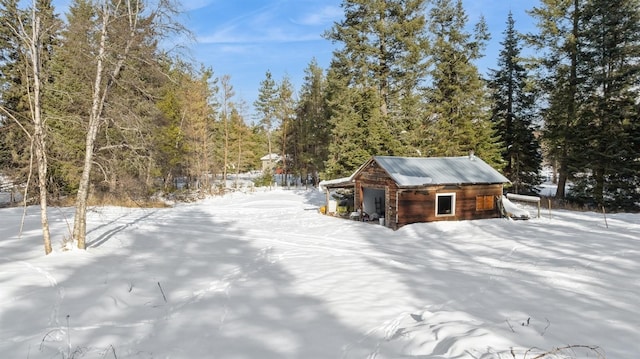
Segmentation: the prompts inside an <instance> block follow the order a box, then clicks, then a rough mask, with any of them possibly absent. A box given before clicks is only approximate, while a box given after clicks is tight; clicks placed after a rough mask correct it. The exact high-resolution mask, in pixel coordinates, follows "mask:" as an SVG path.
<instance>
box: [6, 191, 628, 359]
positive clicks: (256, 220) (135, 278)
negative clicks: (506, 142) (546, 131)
mask: <svg viewBox="0 0 640 359" xmlns="http://www.w3.org/2000/svg"><path fill="white" fill-rule="evenodd" d="M323 200H324V196H323V195H322V194H321V193H318V192H315V191H307V192H304V191H286V190H274V191H270V192H268V191H267V192H255V193H250V194H243V193H234V194H230V195H227V196H225V197H218V198H211V199H207V200H204V201H201V202H198V203H192V204H182V205H177V206H176V207H174V208H166V209H128V208H116V207H107V208H94V209H92V210H91V211H90V213H89V217H88V226H87V228H88V243H89V247H90V248H89V249H88V250H86V251H79V250H72V251H62V250H61V241H62V239H63V237H64V236H66V235H67V233H68V226H69V225H70V224H71V222H72V216H73V211H72V209H70V208H62V209H53V208H52V209H51V210H50V212H49V214H50V217H51V227H52V234H53V238H54V241H55V252H54V253H53V254H52V255H50V256H44V255H43V249H42V243H41V231H40V229H39V213H38V210H37V208H35V207H31V208H29V209H28V216H27V217H26V223H25V228H24V231H23V233H22V237H21V238H18V232H19V222H20V216H21V213H22V209H20V208H4V209H0V353H1V354H0V357H1V358H29V359H35V358H76V359H79V358H117V359H124V358H141V359H142V358H145V359H149V358H190V359H192V358H224V359H226V358H229V359H231V358H233V359H238V358H274V359H275V358H370V359H373V358H378V359H380V358H469V359H472V358H475V359H479V358H482V359H489V358H509V359H513V358H517V359H524V358H529V359H530V358H533V357H535V356H536V355H541V354H542V353H544V352H547V351H551V350H553V349H554V348H559V347H565V346H572V345H575V346H592V347H594V348H595V347H597V348H598V349H597V351H598V352H599V353H601V354H603V355H604V357H606V358H608V359H630V358H637V357H638V353H640V325H639V323H640V215H638V214H611V215H607V222H606V224H605V220H604V218H603V215H602V214H601V213H578V212H569V211H552V212H551V213H549V212H548V211H547V210H544V211H543V215H542V218H535V215H536V214H537V213H534V211H533V209H531V214H532V217H533V218H532V219H530V220H528V221H509V220H504V219H493V220H476V221H463V222H439V223H430V224H414V225H409V226H406V227H403V228H401V229H400V230H398V231H392V230H391V229H388V228H384V227H382V226H379V225H375V224H369V223H362V222H355V221H349V220H343V219H338V218H332V217H327V216H322V215H320V214H319V213H318V210H317V209H318V207H319V206H321V205H322V202H323ZM607 225H608V228H607ZM568 357H572V358H587V357H588V358H596V357H597V352H596V351H594V350H590V349H588V348H581V347H572V348H571V349H567V350H563V351H558V352H557V353H556V354H554V355H547V356H545V357H544V358H545V359H548V358H568Z"/></svg>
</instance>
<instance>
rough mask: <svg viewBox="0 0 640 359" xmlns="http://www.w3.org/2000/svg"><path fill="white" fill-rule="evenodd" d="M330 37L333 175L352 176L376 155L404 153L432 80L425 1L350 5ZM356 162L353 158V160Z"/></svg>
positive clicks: (349, 0) (353, 1)
mask: <svg viewBox="0 0 640 359" xmlns="http://www.w3.org/2000/svg"><path fill="white" fill-rule="evenodd" d="M342 7H343V9H344V13H345V18H344V20H343V21H341V22H339V23H336V24H335V25H334V27H333V28H332V29H331V30H330V31H328V32H327V33H326V34H325V36H326V38H328V39H330V40H332V41H334V42H338V43H341V44H342V45H343V46H342V47H341V48H340V49H338V50H336V51H334V54H333V60H332V63H331V66H330V67H331V68H330V70H329V72H328V75H327V77H328V84H329V86H328V89H329V100H328V106H329V109H330V112H329V114H330V116H331V128H332V136H331V142H330V143H331V145H330V146H329V157H328V159H327V162H326V170H327V174H328V175H330V176H334V175H336V174H343V175H344V174H350V172H352V171H354V170H355V169H357V168H358V166H359V164H361V163H362V162H363V160H366V159H368V158H369V157H370V156H372V155H394V154H404V153H406V152H407V150H406V149H405V148H404V147H403V145H406V142H405V141H404V139H405V138H406V137H409V136H405V135H403V134H404V133H406V132H407V131H413V129H414V128H415V127H416V126H413V125H412V124H413V123H414V122H415V118H416V116H417V115H418V114H419V110H418V109H419V104H420V100H419V95H420V93H419V87H420V85H421V84H422V82H423V81H424V80H425V77H426V76H427V51H428V41H427V35H426V27H425V24H426V19H425V12H424V11H425V7H426V1H425V0H408V1H407V0H392V1H388V0H375V1H361V0H345V1H343V3H342ZM349 156H351V157H350V158H349Z"/></svg>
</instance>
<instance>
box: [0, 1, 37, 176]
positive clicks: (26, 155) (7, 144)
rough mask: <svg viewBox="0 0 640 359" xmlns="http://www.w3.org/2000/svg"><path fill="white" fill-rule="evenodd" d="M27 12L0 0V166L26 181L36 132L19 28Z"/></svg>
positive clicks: (23, 25) (25, 26) (24, 22)
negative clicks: (31, 145)
mask: <svg viewBox="0 0 640 359" xmlns="http://www.w3.org/2000/svg"><path fill="white" fill-rule="evenodd" d="M29 18H30V15H28V13H27V12H25V10H23V9H20V8H19V7H18V1H17V0H0V23H2V26H0V168H2V170H3V172H4V174H5V175H8V176H10V177H12V178H13V179H14V180H15V181H16V182H19V183H26V182H27V177H28V174H29V170H30V165H29V163H30V140H29V138H28V134H29V133H31V132H33V131H32V127H31V120H30V118H31V116H30V111H29V103H28V90H29V87H28V86H29V85H28V84H29V80H28V77H27V74H26V72H25V69H26V68H28V64H27V63H26V57H25V48H24V45H23V43H22V41H21V40H20V37H19V33H20V29H23V28H27V27H28V26H29V25H28V20H29Z"/></svg>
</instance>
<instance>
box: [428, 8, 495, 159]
mask: <svg viewBox="0 0 640 359" xmlns="http://www.w3.org/2000/svg"><path fill="white" fill-rule="evenodd" d="M429 15H430V19H431V22H430V25H429V30H430V32H431V35H432V37H433V39H432V44H433V45H432V55H433V67H432V70H431V77H432V80H433V82H432V85H431V87H430V88H428V90H427V93H426V97H427V100H428V104H427V108H428V110H429V113H430V115H429V116H428V117H426V118H425V119H424V123H423V127H422V128H423V135H422V138H423V142H422V145H421V151H422V152H423V153H425V154H427V155H428V156H461V155H466V154H468V153H469V151H474V152H475V154H477V155H479V156H481V157H482V158H483V159H484V160H485V161H487V162H488V163H490V164H491V165H493V166H495V167H497V168H500V167H502V158H501V155H500V150H501V149H500V144H499V142H498V138H497V135H496V133H495V130H494V128H493V125H492V123H491V121H490V120H489V116H490V114H489V111H488V109H489V102H488V99H487V96H486V92H487V91H486V88H485V83H484V80H483V79H482V77H481V76H480V74H479V72H478V68H477V67H476V66H475V65H474V63H473V61H475V60H477V59H479V58H480V57H482V51H483V49H484V46H485V44H486V41H488V39H489V35H488V33H487V29H486V24H485V22H484V20H483V19H481V21H480V22H478V23H477V24H476V26H475V29H474V32H473V33H469V32H467V31H466V30H465V29H466V27H467V22H468V17H467V15H466V13H465V11H464V8H463V7H462V1H460V0H456V1H452V0H438V1H435V2H434V3H433V7H432V8H431V10H430V12H429Z"/></svg>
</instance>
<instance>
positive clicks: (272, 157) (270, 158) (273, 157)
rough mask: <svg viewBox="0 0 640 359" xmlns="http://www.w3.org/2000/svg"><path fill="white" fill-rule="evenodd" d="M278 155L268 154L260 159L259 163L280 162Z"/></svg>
mask: <svg viewBox="0 0 640 359" xmlns="http://www.w3.org/2000/svg"><path fill="white" fill-rule="evenodd" d="M280 158H281V157H280V155H279V154H277V153H269V154H266V155H264V156H262V158H260V161H275V162H277V161H280Z"/></svg>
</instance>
